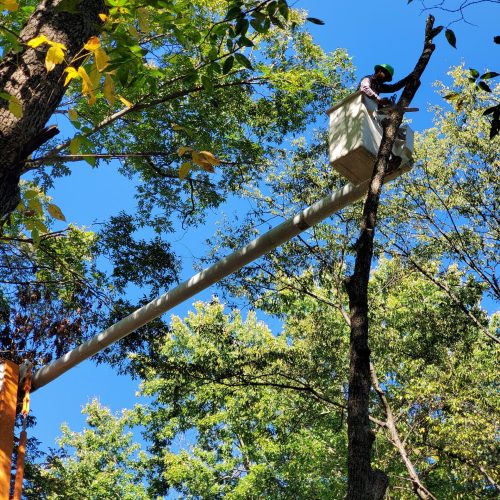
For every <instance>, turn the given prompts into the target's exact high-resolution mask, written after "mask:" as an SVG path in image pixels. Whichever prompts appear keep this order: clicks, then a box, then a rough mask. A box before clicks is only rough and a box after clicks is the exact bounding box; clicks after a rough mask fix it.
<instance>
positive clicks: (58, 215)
mask: <svg viewBox="0 0 500 500" xmlns="http://www.w3.org/2000/svg"><path fill="white" fill-rule="evenodd" d="M47 211H48V212H49V214H50V215H51V216H52V217H54V219H57V220H62V221H65V220H66V217H65V216H64V214H63V213H62V210H61V209H60V208H59V207H58V206H57V205H54V203H49V204H48V205H47Z"/></svg>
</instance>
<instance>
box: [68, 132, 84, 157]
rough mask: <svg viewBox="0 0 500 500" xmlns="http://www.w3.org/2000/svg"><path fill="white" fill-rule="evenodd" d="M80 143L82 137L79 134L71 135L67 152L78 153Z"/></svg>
mask: <svg viewBox="0 0 500 500" xmlns="http://www.w3.org/2000/svg"><path fill="white" fill-rule="evenodd" d="M81 144H82V138H81V136H80V135H77V136H75V137H73V139H72V140H71V142H70V143H69V152H70V153H71V154H72V155H77V154H78V153H80V145H81Z"/></svg>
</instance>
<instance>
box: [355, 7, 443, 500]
mask: <svg viewBox="0 0 500 500" xmlns="http://www.w3.org/2000/svg"><path fill="white" fill-rule="evenodd" d="M433 25H434V17H433V16H429V18H428V19H427V24H426V29H425V40H424V48H423V51H422V54H421V56H420V58H419V60H418V62H417V64H416V66H415V68H414V70H413V71H412V72H411V73H410V74H409V75H408V76H407V77H406V78H405V79H404V80H405V81H406V85H405V87H404V90H403V93H402V95H401V98H400V99H399V102H398V104H397V107H396V109H395V110H394V112H392V114H391V115H390V116H389V117H388V119H387V120H386V121H385V122H384V133H383V136H382V142H381V144H380V149H379V152H378V156H377V160H376V162H375V166H374V169H373V174H372V178H371V181H370V186H369V189H368V194H367V197H366V201H365V204H364V208H363V219H362V222H361V228H360V229H361V231H360V236H359V238H358V241H357V243H356V248H357V251H356V262H355V266H354V273H353V275H352V276H350V277H349V278H347V279H346V289H347V293H348V295H349V309H350V321H351V335H350V367H349V399H348V405H347V432H348V464H347V470H348V491H347V499H348V500H378V499H382V498H383V497H384V495H385V491H386V489H387V486H388V484H389V481H388V478H387V475H386V474H385V473H384V472H382V471H378V470H374V469H372V466H371V453H372V444H373V441H374V439H375V435H374V433H373V430H372V429H371V427H370V414H369V403H370V391H371V373H370V349H369V347H368V282H369V277H370V269H371V262H372V257H373V241H374V235H375V225H376V221H377V211H378V205H379V200H380V193H381V191H382V186H383V180H384V177H385V175H386V174H387V173H388V168H389V159H390V155H391V151H392V146H393V144H394V141H395V139H396V133H397V130H398V128H399V127H400V125H401V123H402V121H403V114H404V109H405V108H406V107H408V106H409V104H410V103H411V101H412V99H413V97H414V95H415V93H416V91H417V89H418V87H419V86H420V77H421V75H422V73H423V72H424V70H425V68H426V66H427V64H428V62H429V59H430V57H431V55H432V53H433V51H434V49H435V46H434V44H433V43H432V39H433V37H434V36H436V35H437V34H438V33H439V32H440V31H441V30H442V27H439V28H435V29H434V28H433Z"/></svg>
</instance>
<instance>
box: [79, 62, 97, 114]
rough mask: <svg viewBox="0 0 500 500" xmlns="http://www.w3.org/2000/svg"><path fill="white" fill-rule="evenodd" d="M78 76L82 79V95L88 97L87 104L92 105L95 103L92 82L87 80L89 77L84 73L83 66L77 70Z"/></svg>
mask: <svg viewBox="0 0 500 500" xmlns="http://www.w3.org/2000/svg"><path fill="white" fill-rule="evenodd" d="M78 74H79V75H80V76H81V77H82V93H83V94H85V95H86V96H88V98H89V104H90V105H92V104H94V103H95V95H94V89H93V88H92V81H91V80H90V78H89V75H88V74H87V72H86V71H85V68H84V67H83V66H80V67H79V68H78Z"/></svg>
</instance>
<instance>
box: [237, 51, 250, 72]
mask: <svg viewBox="0 0 500 500" xmlns="http://www.w3.org/2000/svg"><path fill="white" fill-rule="evenodd" d="M234 58H235V59H236V61H237V62H238V63H239V64H241V65H242V66H243V67H245V68H247V69H253V68H252V63H251V62H250V61H249V60H248V58H247V57H246V56H244V55H243V54H235V55H234Z"/></svg>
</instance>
